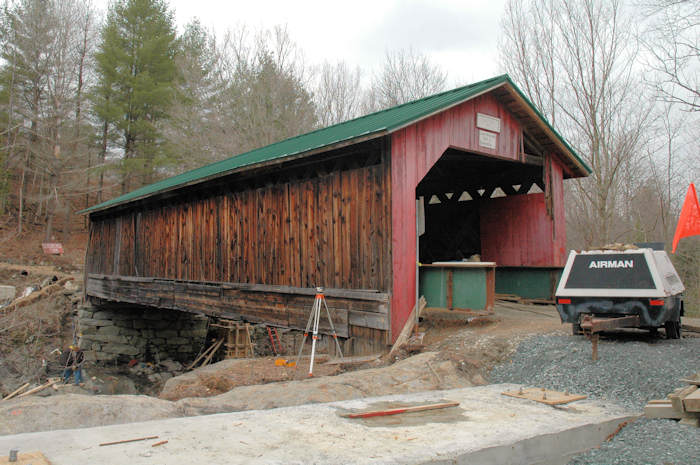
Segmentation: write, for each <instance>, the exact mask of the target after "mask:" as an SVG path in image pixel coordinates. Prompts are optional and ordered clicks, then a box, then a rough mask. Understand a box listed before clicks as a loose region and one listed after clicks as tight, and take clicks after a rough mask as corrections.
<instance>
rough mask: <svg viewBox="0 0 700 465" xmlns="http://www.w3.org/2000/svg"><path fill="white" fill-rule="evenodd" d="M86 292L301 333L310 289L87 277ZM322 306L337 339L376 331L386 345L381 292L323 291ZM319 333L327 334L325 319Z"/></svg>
mask: <svg viewBox="0 0 700 465" xmlns="http://www.w3.org/2000/svg"><path fill="white" fill-rule="evenodd" d="M87 292H88V294H89V295H90V296H92V297H97V298H99V299H105V300H110V301H118V302H127V303H134V304H139V305H148V306H153V307H158V308H168V309H173V310H182V311H189V312H199V313H203V314H207V315H211V316H218V317H229V318H231V317H238V316H241V315H244V316H245V317H246V319H247V320H249V321H252V322H259V323H267V324H270V325H276V326H284V327H289V328H295V329H300V330H301V329H304V328H305V326H306V323H307V320H308V317H309V312H310V311H311V306H312V304H313V299H314V292H315V291H314V290H313V289H304V288H294V287H290V286H269V285H256V284H252V285H246V284H238V283H220V282H192V281H174V280H166V279H159V278H134V277H117V276H107V275H100V274H89V275H88V278H87ZM326 301H327V304H328V307H329V309H330V310H331V314H332V318H333V324H334V326H335V328H336V331H337V333H338V335H339V336H340V337H345V338H348V337H352V335H353V334H354V335H355V336H358V335H359V334H363V333H362V331H361V330H360V329H359V328H366V329H374V330H378V331H377V332H375V336H376V339H377V341H378V342H380V343H381V344H387V343H388V339H387V334H388V331H387V330H388V329H389V318H388V312H389V309H388V305H389V296H388V294H386V293H379V292H366V291H352V290H343V289H329V290H328V292H327V293H326ZM319 325H320V326H319V329H320V331H321V332H324V333H330V325H329V323H328V320H327V319H326V316H325V315H322V318H321V320H320V323H319Z"/></svg>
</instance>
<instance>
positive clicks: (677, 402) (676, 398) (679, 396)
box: [668, 385, 698, 412]
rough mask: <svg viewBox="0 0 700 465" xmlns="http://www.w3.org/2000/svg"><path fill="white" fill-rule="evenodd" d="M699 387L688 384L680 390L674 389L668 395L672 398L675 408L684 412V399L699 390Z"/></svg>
mask: <svg viewBox="0 0 700 465" xmlns="http://www.w3.org/2000/svg"><path fill="white" fill-rule="evenodd" d="M697 389H698V387H697V386H694V385H691V386H686V387H684V388H682V389H680V390H679V391H674V392H673V393H671V394H670V395H669V396H668V397H669V399H671V403H672V404H673V408H675V409H676V410H678V411H679V412H682V411H683V410H684V408H683V399H684V398H685V397H686V396H688V395H690V394H692V393H693V392H695V391H697Z"/></svg>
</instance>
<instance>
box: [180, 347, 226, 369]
mask: <svg viewBox="0 0 700 465" xmlns="http://www.w3.org/2000/svg"><path fill="white" fill-rule="evenodd" d="M223 343H224V340H223V339H219V340H215V341H214V342H213V343H212V345H210V346H209V347H207V348H206V349H205V350H204V352H202V353H201V354H199V355H198V356H197V358H195V359H194V361H193V362H192V363H190V364H189V365H188V366H187V368H185V370H187V371H189V370H193V369H194V368H196V367H197V366H200V367H203V366H205V365H208V364H209V362H210V361H211V359H212V357H213V356H214V354H215V353H216V351H217V350H219V347H221V345H222V344H223ZM200 362H201V363H200Z"/></svg>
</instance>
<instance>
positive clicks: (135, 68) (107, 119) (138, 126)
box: [94, 0, 177, 192]
mask: <svg viewBox="0 0 700 465" xmlns="http://www.w3.org/2000/svg"><path fill="white" fill-rule="evenodd" d="M176 45H177V44H176V36H175V27H174V21H173V16H172V13H171V12H170V11H169V10H168V8H167V5H166V4H165V2H164V1H162V0H120V1H117V2H115V3H114V4H113V5H112V7H111V8H110V10H109V13H108V15H107V21H106V23H105V25H104V27H103V30H102V40H101V43H100V47H99V51H98V53H97V54H96V62H97V74H98V85H97V87H96V89H95V92H94V102H95V108H94V111H95V114H96V115H98V116H99V118H100V120H101V122H102V127H101V128H100V129H101V132H102V134H101V137H102V141H103V147H104V151H103V156H104V154H105V153H106V146H107V143H108V141H109V140H110V135H111V134H112V133H113V131H116V133H117V137H118V138H119V139H120V141H119V144H118V148H119V149H120V150H121V151H122V152H123V158H122V163H121V175H122V184H121V187H122V192H126V191H127V190H129V189H130V188H132V187H137V185H135V184H147V183H150V182H152V181H153V180H154V177H155V174H156V171H157V169H158V168H159V167H162V166H166V165H168V164H169V163H170V162H171V161H172V160H170V159H169V157H168V156H167V153H166V152H165V150H163V147H164V143H163V140H162V137H161V134H160V130H159V123H160V122H161V121H162V120H164V119H167V117H168V109H169V106H170V103H171V99H172V96H173V85H174V81H175V78H176V67H175V54H176V50H177V46H176ZM132 178H136V180H135V181H136V183H134V184H132Z"/></svg>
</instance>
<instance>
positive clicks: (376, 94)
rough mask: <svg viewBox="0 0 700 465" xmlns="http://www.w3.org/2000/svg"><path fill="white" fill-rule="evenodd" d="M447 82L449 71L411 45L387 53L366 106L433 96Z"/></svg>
mask: <svg viewBox="0 0 700 465" xmlns="http://www.w3.org/2000/svg"><path fill="white" fill-rule="evenodd" d="M446 82H447V73H446V72H444V71H443V70H442V69H440V67H439V66H437V65H435V64H433V63H432V62H431V61H430V59H429V58H428V56H427V55H424V54H422V53H418V52H416V51H414V50H413V49H410V48H409V49H404V50H398V51H394V52H387V53H386V58H385V61H384V66H383V67H382V70H381V72H380V73H379V74H378V75H376V76H375V77H374V79H373V80H372V85H371V89H370V91H369V99H370V100H369V102H368V103H366V107H367V108H366V109H368V110H370V109H372V110H378V109H382V108H388V107H393V106H395V105H399V104H402V103H406V102H410V101H411V100H416V99H419V98H423V97H426V96H428V95H433V94H435V93H437V92H440V91H442V90H445V84H446ZM372 107H375V108H372Z"/></svg>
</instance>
